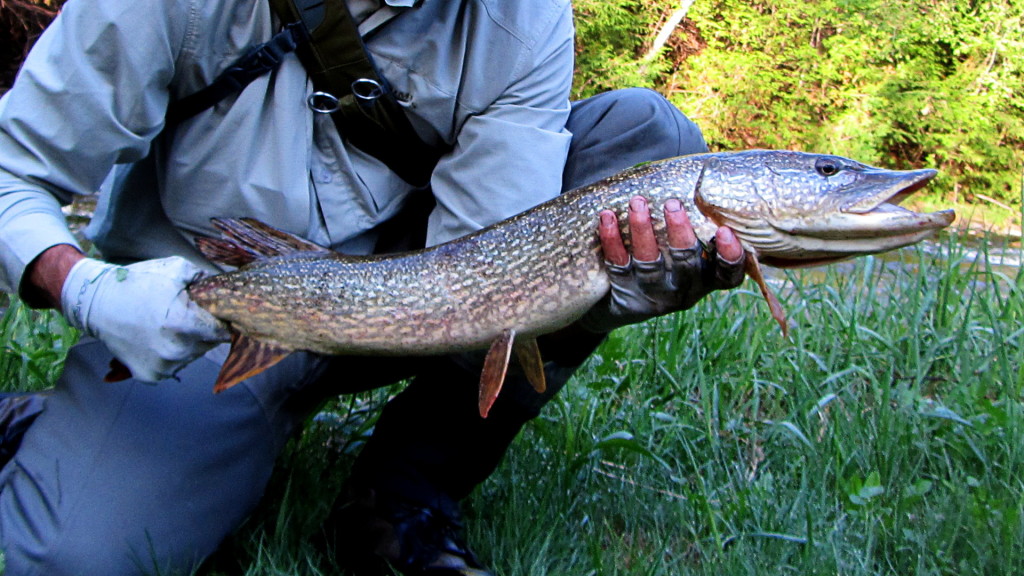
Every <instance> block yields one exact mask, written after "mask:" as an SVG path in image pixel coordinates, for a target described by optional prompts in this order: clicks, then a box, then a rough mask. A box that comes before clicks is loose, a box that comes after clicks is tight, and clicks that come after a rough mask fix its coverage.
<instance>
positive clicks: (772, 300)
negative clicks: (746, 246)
mask: <svg viewBox="0 0 1024 576" xmlns="http://www.w3.org/2000/svg"><path fill="white" fill-rule="evenodd" d="M745 267H746V272H747V276H750V277H751V278H753V279H754V282H756V283H757V287H758V288H760V289H761V295H762V296H764V299H765V300H767V301H768V309H769V310H771V313H772V318H775V321H776V322H778V323H779V326H781V327H782V337H783V338H789V324H788V323H787V322H786V311H785V310H783V309H782V304H780V303H779V299H778V298H776V297H775V294H772V292H771V290H769V289H768V285H767V284H765V282H764V274H762V273H761V265H760V264H759V263H758V261H757V256H755V255H754V254H753V253H752V252H747V258H746V264H745Z"/></svg>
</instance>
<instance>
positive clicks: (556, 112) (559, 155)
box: [427, 9, 574, 245]
mask: <svg viewBox="0 0 1024 576" xmlns="http://www.w3.org/2000/svg"><path fill="white" fill-rule="evenodd" d="M573 56H574V54H573V27H572V15H571V10H569V9H566V10H565V11H563V13H562V14H561V15H560V16H559V17H558V18H557V20H556V22H555V24H554V27H553V29H552V30H551V31H550V33H549V34H546V35H545V40H544V41H543V42H541V43H539V44H538V45H537V46H536V47H535V49H534V50H531V51H528V52H527V53H526V54H525V58H526V60H525V64H524V65H523V66H521V67H519V72H518V73H516V74H515V75H514V76H513V80H512V82H511V83H510V84H509V86H508V87H507V88H506V89H505V90H504V91H503V92H502V94H501V96H499V97H498V98H497V99H496V100H495V101H494V102H493V103H492V104H491V105H490V106H489V107H487V108H486V109H485V110H483V111H482V112H480V113H477V114H474V115H471V116H469V117H468V118H466V119H465V121H464V124H463V125H462V128H461V130H460V131H459V132H458V136H457V138H456V142H455V147H454V149H453V150H452V152H451V153H450V154H447V155H446V156H444V157H442V158H441V160H440V162H439V163H438V165H437V168H436V169H435V171H434V174H433V176H432V178H431V187H432V189H433V193H434V196H435V198H436V199H437V207H436V208H435V209H434V211H433V212H432V213H431V215H430V221H429V224H428V229H427V243H428V245H433V244H438V243H441V242H446V241H448V240H451V239H454V238H457V237H460V236H464V235H466V234H468V233H471V232H474V231H476V230H479V229H480V228H483V227H485V226H489V225H491V224H493V223H495V222H498V221H499V220H503V219H505V218H509V217H511V216H513V215H515V214H518V213H520V212H522V211H524V210H526V209H528V208H531V207H533V206H535V205H537V204H540V203H542V202H545V201H547V200H550V199H552V198H554V197H556V196H558V194H559V193H560V192H561V187H562V170H563V168H564V166H565V160H566V155H567V154H568V150H569V142H570V140H571V134H569V132H568V131H567V130H566V128H565V124H566V121H567V120H568V117H569V90H570V88H571V84H572V73H573Z"/></svg>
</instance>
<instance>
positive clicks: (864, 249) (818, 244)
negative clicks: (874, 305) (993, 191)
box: [762, 169, 956, 268]
mask: <svg viewBox="0 0 1024 576" xmlns="http://www.w3.org/2000/svg"><path fill="white" fill-rule="evenodd" d="M936 174H937V172H936V171H935V170H931V169H924V170H911V171H903V172H895V171H890V170H881V169H873V170H868V171H865V172H864V178H863V180H862V181H861V182H859V183H858V187H859V188H863V192H862V193H860V194H858V195H857V197H856V198H854V199H852V200H850V201H847V202H846V203H845V204H843V205H841V206H839V207H838V209H836V210H833V211H832V212H831V213H829V214H821V213H817V214H811V215H809V216H808V217H806V218H800V219H794V220H793V221H788V222H784V223H773V227H774V228H776V230H778V231H779V232H780V233H782V234H783V235H785V236H787V237H789V240H790V241H789V243H790V244H792V245H793V246H794V247H795V248H796V249H795V250H793V255H792V256H782V255H778V256H774V257H772V256H766V257H764V258H762V261H763V262H764V263H765V264H768V265H770V266H775V267H778V268H794V267H806V266H817V265H820V264H828V263H831V262H837V261H840V260H845V259H848V258H851V257H854V256H860V255H865V254H876V253H879V252H885V251H888V250H894V249H896V248H901V247H903V246H908V245H910V244H914V243H915V242H919V241H921V240H924V239H925V238H928V237H929V236H931V235H933V234H935V233H936V232H937V231H938V230H941V229H943V228H946V227H947V226H949V225H950V224H952V223H953V221H954V220H955V219H956V213H955V212H954V211H953V210H940V211H937V212H915V211H913V210H908V209H907V208H904V207H902V206H900V203H901V202H903V201H904V200H906V199H907V198H908V197H910V196H911V195H912V194H913V193H914V192H916V191H918V190H920V189H921V188H923V187H924V186H925V185H926V184H927V183H928V182H929V181H930V180H931V179H932V178H934V177H935V175H936Z"/></svg>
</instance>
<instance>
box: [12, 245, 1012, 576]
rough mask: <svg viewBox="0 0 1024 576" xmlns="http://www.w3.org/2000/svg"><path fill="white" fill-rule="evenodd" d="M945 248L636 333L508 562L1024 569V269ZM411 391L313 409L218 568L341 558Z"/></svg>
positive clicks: (591, 392)
mask: <svg viewBox="0 0 1024 576" xmlns="http://www.w3.org/2000/svg"><path fill="white" fill-rule="evenodd" d="M941 248H942V250H941V252H942V254H941V255H937V254H933V253H930V252H926V251H924V250H921V249H917V250H905V251H902V252H900V253H899V254H898V255H897V257H896V260H892V259H885V260H883V259H881V258H862V259H859V260H858V261H856V262H854V263H851V264H845V265H842V266H833V267H829V268H826V269H823V270H816V271H808V272H800V273H787V274H786V275H785V276H784V277H783V278H782V280H781V281H780V282H778V283H777V284H776V286H775V287H776V289H777V290H778V291H779V292H780V296H781V298H782V300H783V303H784V305H785V307H786V309H787V311H788V314H789V322H790V327H791V337H790V339H789V340H786V339H783V337H782V336H781V333H780V331H779V329H778V326H777V325H776V324H775V323H774V321H773V320H772V319H771V318H770V317H769V315H768V313H767V310H766V306H765V305H764V303H763V302H762V301H760V296H759V295H758V294H757V292H756V289H754V288H753V286H751V285H749V284H748V285H745V286H744V288H742V289H739V290H735V291H732V292H729V293H722V294H717V295H715V296H714V297H711V298H707V299H705V301H703V302H702V303H701V304H700V305H699V306H698V307H697V308H695V309H694V310H692V311H690V312H688V313H684V314H678V315H674V316H671V317H666V318H662V319H658V320H656V321H652V322H648V323H646V324H643V325H640V326H635V327H630V328H627V329H623V330H620V331H618V332H616V333H615V334H614V335H613V336H612V337H611V338H610V339H609V341H608V342H607V343H606V344H605V345H604V346H603V347H602V348H601V349H600V350H599V351H598V353H597V354H596V355H595V356H594V357H593V358H592V359H591V360H590V361H589V362H588V364H587V365H586V366H585V367H584V368H583V369H582V370H581V371H580V373H579V374H578V375H577V376H576V378H575V379H574V380H573V382H572V383H571V384H570V386H569V387H567V389H566V390H565V391H564V392H563V393H562V394H561V395H560V396H559V397H558V398H557V399H556V400H555V401H554V402H552V404H551V405H549V406H548V407H547V409H546V410H545V413H544V415H543V416H542V417H541V418H539V419H538V420H536V421H535V422H533V423H531V424H530V425H529V427H528V428H527V430H526V431H525V432H524V434H522V435H521V437H520V438H519V439H518V440H517V442H516V443H515V445H514V446H513V449H512V450H511V452H510V453H509V455H508V457H507V459H506V461H505V462H504V464H503V465H502V466H501V467H500V468H499V470H498V471H497V473H496V474H495V475H494V476H493V477H492V478H491V479H490V480H489V481H488V482H486V483H485V484H484V485H482V486H481V487H480V488H479V489H478V490H477V491H476V492H475V493H474V494H473V496H472V497H471V498H470V499H469V501H468V502H466V503H465V504H466V505H465V512H466V515H467V525H468V528H469V538H470V541H471V543H472V544H473V545H474V547H475V549H476V550H477V552H478V553H479V554H480V556H481V557H482V558H483V559H484V560H485V561H486V563H487V564H488V565H490V566H492V567H494V569H495V570H496V571H497V572H498V573H499V574H505V575H566V576H587V575H601V576H612V575H637V576H641V575H642V576H654V575H698V574H699V575H745V574H758V575H773V574H780V575H783V574H812V575H813V574H842V575H851V576H853V575H875V574H879V575H880V574H894V575H911V574H913V575H929V574H950V575H952V574H956V575H972V574H977V575H993V574H1021V573H1024V519H1022V506H1024V501H1022V497H1024V496H1022V495H1024V492H1022V483H1024V448H1022V442H1021V440H1022V437H1021V436H1022V435H1021V431H1022V426H1024V424H1022V422H1021V416H1022V413H1024V405H1022V402H1021V400H1022V398H1021V392H1022V385H1024V362H1022V359H1024V358H1022V355H1024V352H1022V347H1021V339H1022V338H1024V327H1022V322H1021V320H1022V319H1024V298H1022V292H1021V291H1022V288H1024V276H1022V275H1020V274H1019V273H1017V272H1016V271H1015V270H1010V269H996V268H993V267H992V266H990V265H988V264H987V260H986V258H985V255H986V254H985V250H984V249H983V250H982V252H981V254H980V256H977V257H976V256H975V255H974V254H973V253H971V252H968V251H966V250H965V249H964V248H962V246H961V244H959V243H958V242H957V241H956V240H955V239H951V240H949V241H947V242H945V243H944V244H943V246H942V247H941ZM1008 270H1010V271H1008ZM14 338H15V336H14V335H12V333H10V332H9V333H8V338H7V340H8V341H10V340H12V339H14ZM58 340H61V341H62V342H63V340H62V339H58ZM46 347H48V348H54V347H55V346H54V345H53V344H52V343H50V344H46ZM58 347H59V346H58ZM12 356H14V354H13V353H12ZM16 356H17V357H18V358H22V356H21V355H20V353H19V355H16ZM30 356H31V355H30ZM29 372H31V371H27V370H26V371H24V372H22V373H24V374H27V373H29ZM43 372H45V370H43ZM19 377H20V376H19ZM391 392H393V389H392V390H379V391H375V392H373V393H370V394H366V395H363V396H358V397H346V398H342V399H340V400H339V401H338V402H337V403H335V404H334V405H333V406H332V407H331V415H330V416H329V417H322V418H321V419H320V420H319V421H316V422H312V423H311V424H310V428H309V430H308V432H307V434H306V435H305V436H304V437H303V438H302V440H301V441H299V442H296V443H295V444H294V445H293V446H292V447H291V448H290V449H289V451H288V453H287V454H286V455H285V456H284V457H283V458H282V460H281V465H280V467H279V470H278V473H277V474H276V475H275V478H274V480H273V482H272V485H271V487H270V489H269V491H268V498H267V502H266V504H265V505H264V506H263V507H262V508H261V510H260V511H259V512H258V513H257V514H256V515H254V516H253V518H251V519H250V521H249V522H248V523H247V524H246V526H244V527H243V528H242V529H241V530H240V531H239V533H238V534H237V535H236V536H235V537H234V538H233V539H232V540H231V542H229V543H228V544H227V545H226V546H225V548H224V551H223V553H222V554H221V555H220V557H219V558H218V560H217V561H216V562H214V563H213V567H212V568H210V569H209V571H208V573H212V574H252V575H256V574H260V575H263V574H330V573H332V572H331V570H330V568H329V566H328V565H327V564H326V563H322V562H320V559H319V558H318V557H317V555H316V553H314V552H313V546H312V544H311V537H312V535H313V534H314V533H315V532H316V528H317V525H318V523H319V521H320V520H321V519H322V518H323V516H324V515H325V514H326V511H327V506H328V505H329V503H330V501H331V499H332V498H333V495H334V493H335V492H336V490H337V489H338V486H339V484H340V482H341V481H342V480H343V478H344V473H345V470H347V468H348V466H349V464H350V463H351V459H352V457H353V456H354V454H355V453H357V452H358V448H359V445H360V443H361V441H362V439H364V438H365V437H366V435H367V434H369V433H370V431H371V429H372V424H373V416H374V414H375V413H376V410H377V409H378V408H379V406H380V405H382V403H383V402H384V401H385V400H386V398H387V396H388V394H389V393H391Z"/></svg>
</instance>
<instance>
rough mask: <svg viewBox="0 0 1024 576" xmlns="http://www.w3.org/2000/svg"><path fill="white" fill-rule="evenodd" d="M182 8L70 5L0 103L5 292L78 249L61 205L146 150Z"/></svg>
mask: <svg viewBox="0 0 1024 576" xmlns="http://www.w3.org/2000/svg"><path fill="white" fill-rule="evenodd" d="M177 1H178V0H110V1H104V2H85V1H84V0H71V1H69V2H68V3H67V4H66V5H65V6H64V9H63V11H62V12H61V14H60V15H59V16H58V17H57V18H56V19H55V20H54V22H53V24H51V25H50V27H49V28H48V29H47V30H46V32H44V33H43V35H42V36H41V37H40V38H39V40H38V42H37V43H36V45H35V47H34V48H33V50H32V51H31V53H30V54H29V57H28V58H27V59H26V62H25V65H24V67H23V68H22V70H21V72H20V73H19V75H18V77H17V80H16V81H15V83H14V86H13V87H12V88H11V90H10V91H8V92H7V94H5V95H4V97H3V98H2V99H0V288H2V289H4V290H6V291H8V292H13V291H15V290H16V289H17V288H18V285H19V283H20V282H21V277H22V275H23V273H24V270H25V267H26V266H27V265H28V264H29V263H31V262H32V260H34V259H35V258H36V256H38V255H39V254H40V253H41V252H43V251H44V250H46V249H47V248H49V247H51V246H55V245H57V244H76V242H75V239H74V237H73V236H72V234H71V233H70V232H69V231H68V228H67V224H66V222H65V220H64V217H63V214H62V213H61V210H60V205H61V204H66V203H68V202H69V201H70V200H71V198H72V195H73V194H86V193H91V192H95V191H97V190H98V189H99V187H100V185H101V184H102V182H103V180H104V178H105V177H106V175H107V174H108V173H109V172H110V169H111V168H112V167H113V165H114V164H117V163H126V162H133V161H136V160H139V159H141V158H143V157H145V156H146V154H147V153H148V152H149V147H150V143H151V142H152V140H153V139H154V138H155V137H156V135H157V134H159V132H160V130H161V129H162V128H163V124H164V115H165V111H166V108H167V103H168V101H169V98H170V95H169V91H168V86H169V84H170V83H171V80H172V78H173V75H174V70H175V62H176V59H177V57H178V56H179V54H180V52H181V48H182V45H183V42H184V39H185V38H186V28H187V27H188V25H189V24H190V22H189V19H188V17H187V16H186V15H185V14H188V10H187V7H185V6H181V5H178V4H177V3H176V2H177ZM181 1H182V2H184V1H185V0H181Z"/></svg>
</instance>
